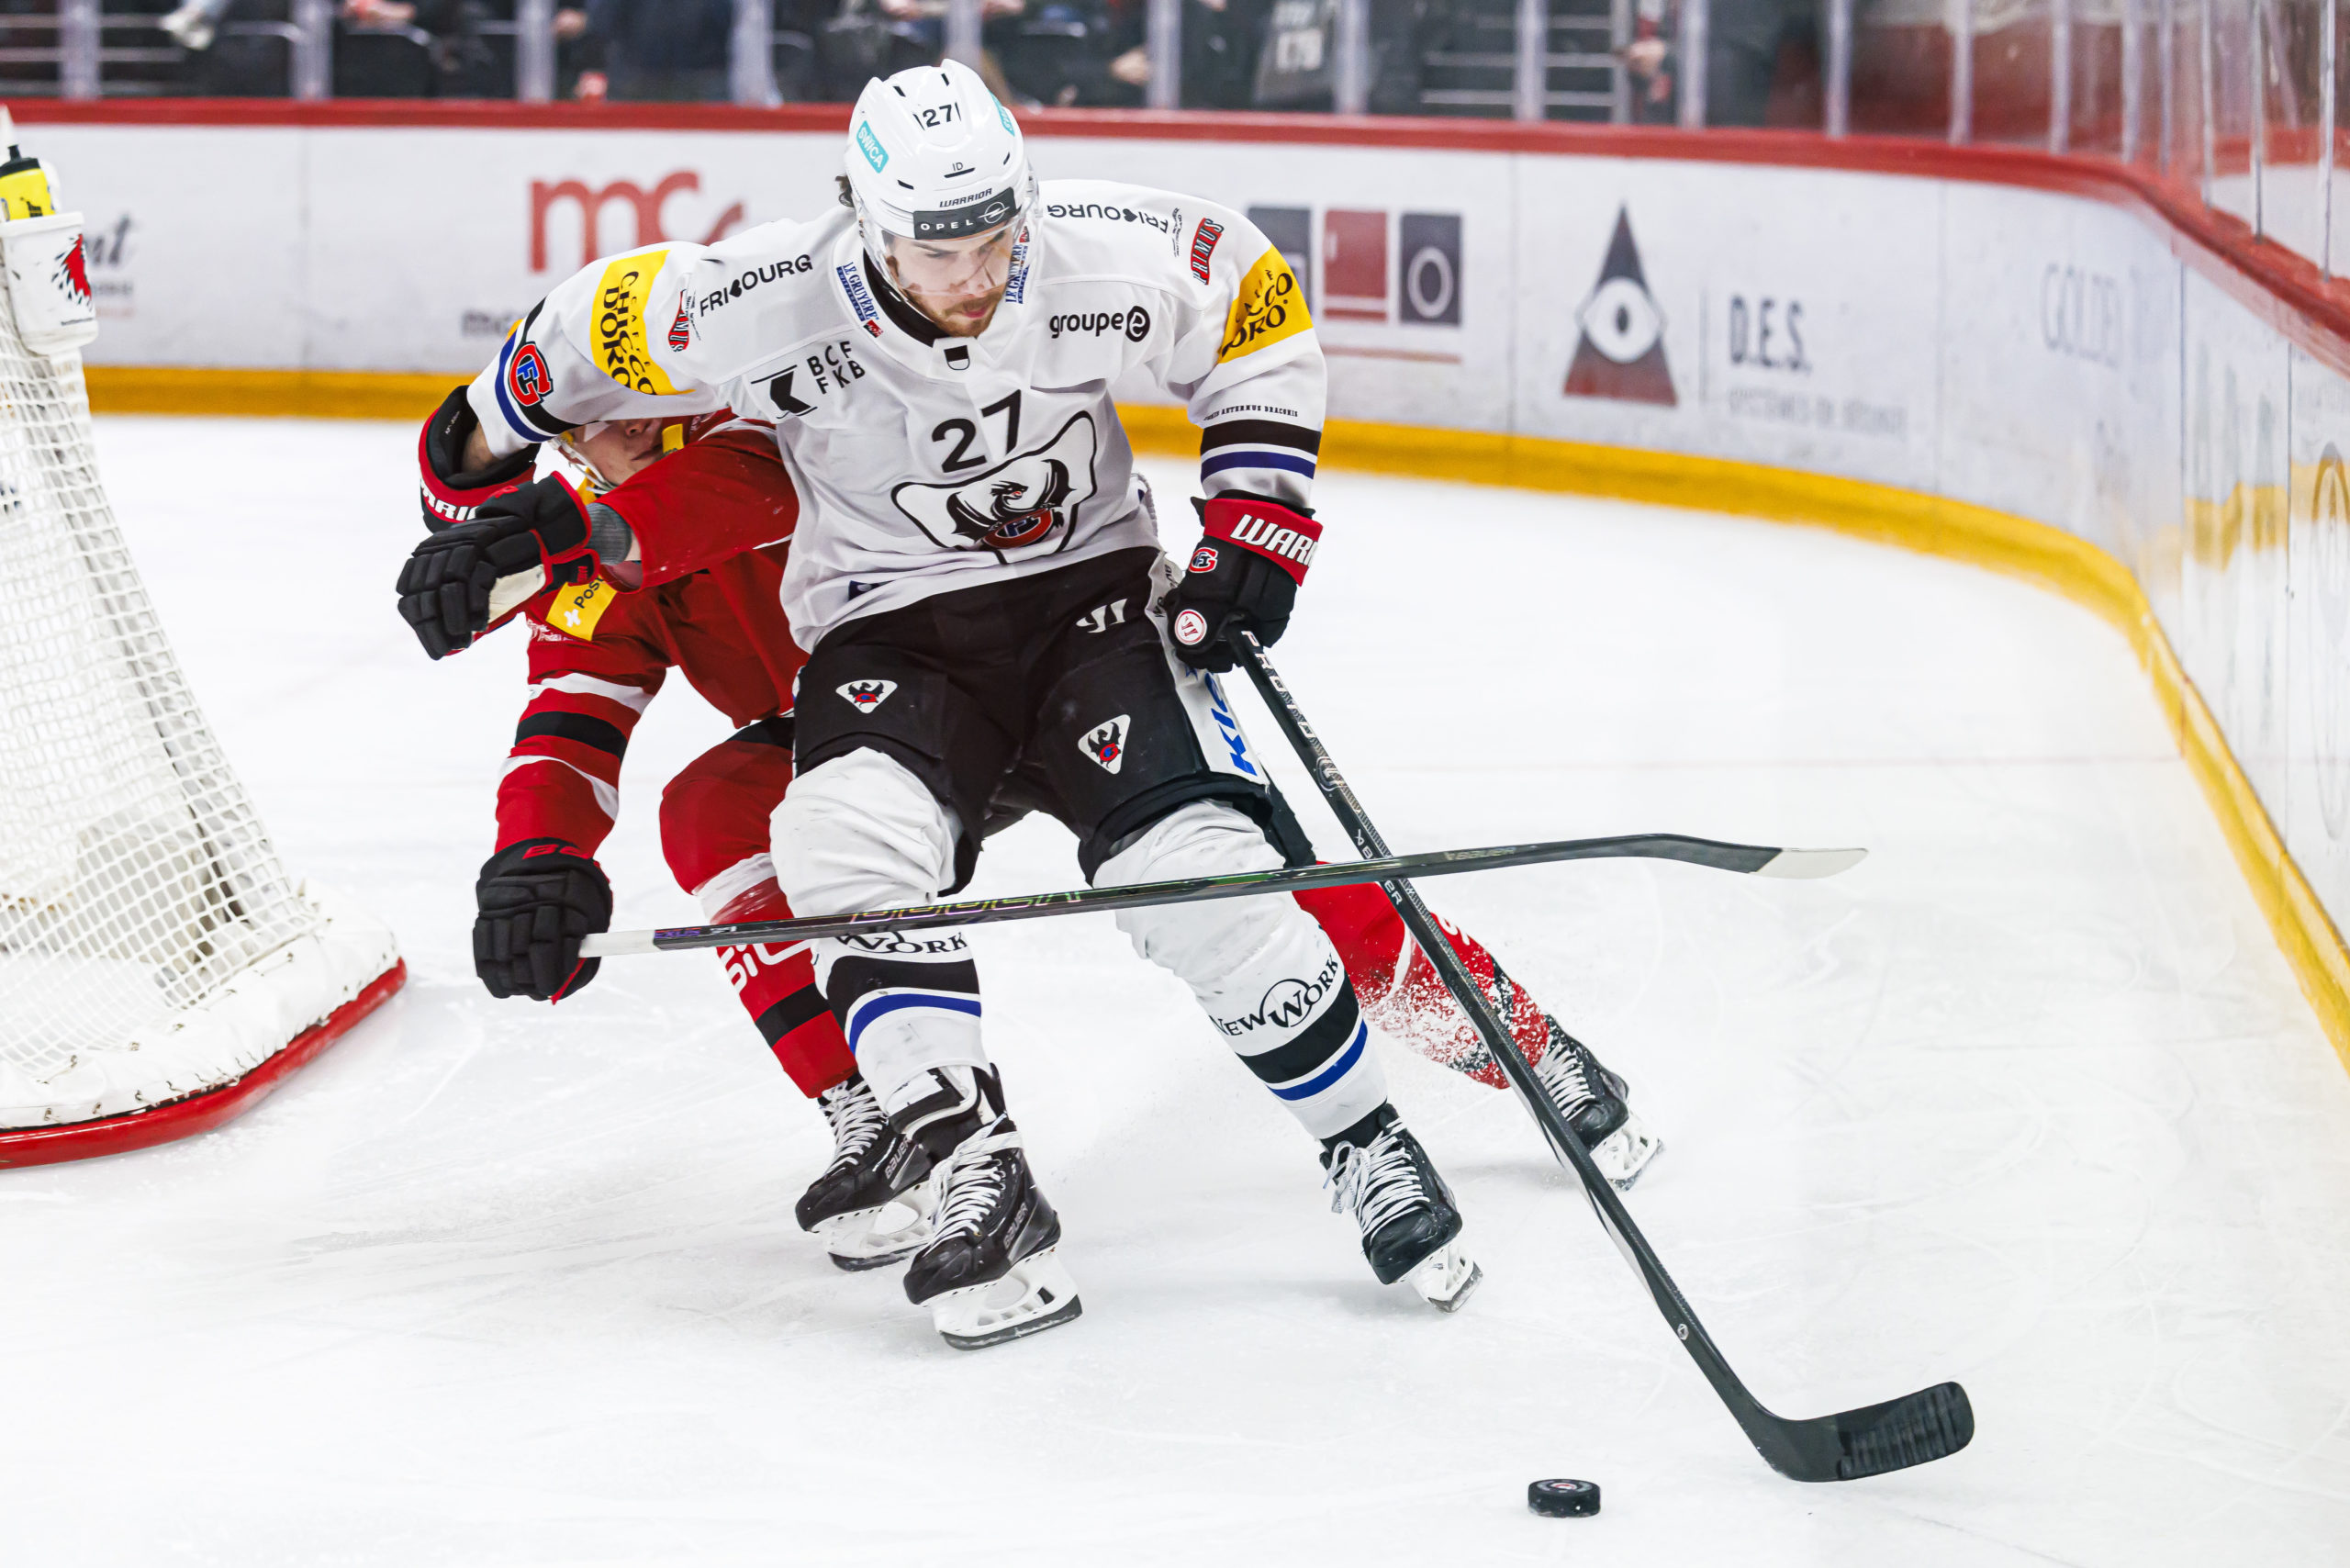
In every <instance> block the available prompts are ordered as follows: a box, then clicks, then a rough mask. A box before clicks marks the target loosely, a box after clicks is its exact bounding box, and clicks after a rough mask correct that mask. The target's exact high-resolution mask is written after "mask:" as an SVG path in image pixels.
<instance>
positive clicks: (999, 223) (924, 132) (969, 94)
mask: <svg viewBox="0 0 2350 1568" xmlns="http://www.w3.org/2000/svg"><path fill="white" fill-rule="evenodd" d="M842 162H843V166H844V167H845V170H846V172H847V174H848V187H849V194H850V196H851V198H852V200H853V202H854V204H855V206H856V220H857V230H858V233H859V234H860V236H861V237H862V238H863V240H864V241H865V249H866V252H867V254H869V255H870V256H872V257H873V259H874V261H875V263H877V264H880V265H881V266H882V274H883V275H884V276H885V277H886V276H888V275H889V274H888V267H887V264H886V263H888V261H889V259H890V240H892V239H893V238H894V239H900V240H931V241H939V240H962V239H968V238H969V237H971V236H973V235H979V234H985V233H988V232H990V230H998V229H1002V228H1003V227H1004V226H1005V225H1007V224H1016V223H1017V222H1018V221H1019V220H1020V218H1022V217H1023V216H1024V215H1025V214H1026V212H1027V210H1028V208H1029V207H1031V206H1032V205H1033V204H1034V203H1035V195H1036V181H1035V175H1034V174H1031V173H1030V171H1029V168H1028V149H1027V146H1026V144H1025V143H1024V141H1023V140H1021V136H1020V127H1019V126H1018V125H1017V124H1016V123H1014V122H1013V118H1012V111H1011V110H1009V109H1007V108H1005V107H1004V106H1002V104H1000V103H998V102H997V101H996V97H995V95H994V94H993V93H990V92H989V91H988V89H987V84H985V83H983V82H981V81H980V80H979V73H977V72H975V71H973V70H972V69H971V68H970V67H969V66H968V65H965V64H963V63H962V62H960V61H955V60H949V61H946V62H943V63H941V64H938V65H923V66H917V67H915V68H914V69H913V70H911V71H901V72H899V73H897V74H896V75H894V76H890V77H877V78H876V79H874V80H873V81H870V82H867V84H865V91H864V92H862V93H860V94H858V95H857V99H856V112H855V113H853V114H852V115H851V116H850V117H849V125H848V148H847V151H845V153H844V154H843V156H842Z"/></svg>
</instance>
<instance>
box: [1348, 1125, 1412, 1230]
mask: <svg viewBox="0 0 2350 1568" xmlns="http://www.w3.org/2000/svg"><path fill="white" fill-rule="evenodd" d="M1323 1185H1325V1186H1326V1187H1329V1188H1330V1189H1332V1191H1331V1193H1330V1212H1331V1213H1332V1214H1337V1213H1339V1212H1341V1211H1342V1210H1350V1211H1352V1213H1353V1215H1354V1216H1355V1223H1356V1224H1357V1225H1358V1226H1360V1227H1361V1229H1362V1233H1363V1234H1364V1235H1365V1236H1369V1235H1371V1233H1372V1232H1373V1231H1375V1230H1377V1229H1378V1228H1379V1227H1380V1226H1382V1225H1385V1224H1386V1223H1387V1222H1388V1221H1389V1220H1391V1219H1393V1218H1394V1217H1395V1216H1396V1215H1401V1214H1409V1213H1410V1212H1411V1211H1412V1210H1414V1209H1424V1208H1427V1206H1428V1195H1427V1193H1425V1192H1423V1191H1422V1190H1421V1188H1420V1176H1419V1171H1418V1170H1416V1168H1415V1167H1414V1166H1413V1163H1412V1151H1411V1150H1410V1149H1408V1148H1405V1147H1404V1140H1403V1138H1402V1137H1399V1136H1398V1132H1397V1129H1396V1128H1393V1127H1389V1128H1388V1129H1387V1130H1386V1131H1384V1132H1382V1133H1381V1134H1380V1135H1379V1136H1378V1137H1375V1138H1373V1139H1371V1142H1370V1143H1369V1144H1367V1145H1361V1144H1351V1143H1342V1144H1340V1145H1339V1146H1338V1147H1337V1151H1336V1152H1334V1153H1333V1154H1332V1155H1331V1156H1330V1173H1329V1175H1328V1177H1327V1178H1326V1179H1325V1181H1324V1182H1323Z"/></svg>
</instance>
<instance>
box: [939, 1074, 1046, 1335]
mask: <svg viewBox="0 0 2350 1568" xmlns="http://www.w3.org/2000/svg"><path fill="white" fill-rule="evenodd" d="M931 1187H932V1191H933V1193H934V1197H935V1199H936V1202H937V1209H936V1211H935V1214H934V1217H933V1229H932V1236H931V1239H930V1241H929V1242H928V1243H927V1244H926V1245H925V1246H924V1247H923V1249H922V1250H921V1251H919V1252H917V1253H916V1254H915V1255H914V1260H913V1262H912V1264H911V1265H909V1266H908V1268H907V1270H906V1299H907V1300H908V1301H911V1302H912V1303H913V1304H914V1305H916V1306H927V1307H929V1308H930V1314H931V1321H932V1322H933V1323H934V1325H936V1327H937V1328H938V1332H939V1335H940V1337H941V1338H944V1339H946V1342H947V1343H948V1344H950V1345H952V1346H954V1347H955V1348H956V1349H957V1350H981V1349H984V1348H985V1347H987V1346H990V1345H1000V1344H1002V1343H1003V1341H1005V1340H1007V1339H1017V1338H1021V1337H1023V1336H1024V1335H1028V1334H1041V1333H1043V1332H1044V1331H1045V1330H1046V1329H1047V1328H1052V1327H1057V1326H1059V1325H1061V1324H1063V1323H1067V1322H1069V1320H1070V1319H1072V1318H1074V1317H1076V1316H1078V1314H1079V1313H1080V1311H1081V1310H1083V1309H1082V1307H1081V1306H1080V1304H1079V1302H1078V1298H1077V1283H1076V1282H1075V1281H1073V1280H1071V1279H1070V1278H1069V1271H1068V1270H1067V1269H1065V1268H1063V1267H1062V1266H1061V1263H1060V1260H1059V1258H1058V1257H1057V1251H1058V1249H1059V1247H1060V1240H1061V1221H1060V1216H1059V1215H1057V1214H1055V1213H1054V1212H1053V1205H1052V1204H1048V1203H1046V1201H1045V1194H1044V1193H1041V1192H1039V1191H1037V1188H1036V1182H1035V1177H1034V1176H1033V1175H1032V1174H1031V1173H1030V1172H1029V1170H1028V1155H1027V1151H1026V1149H1025V1148H1024V1147H1023V1145H1022V1141H1021V1137H1020V1129H1019V1128H1018V1127H1016V1126H1013V1123H1012V1118H1011V1117H1009V1116H1006V1115H1003V1114H997V1115H996V1117H995V1118H994V1119H993V1120H992V1121H990V1122H988V1123H987V1124H986V1125H985V1126H981V1127H980V1128H979V1130H978V1131H976V1132H974V1133H973V1134H971V1135H970V1136H969V1137H966V1138H965V1139H964V1140H963V1141H962V1142H961V1143H959V1144H958V1145H957V1146H956V1148H955V1151H954V1152H953V1153H952V1154H950V1155H948V1156H947V1157H946V1159H944V1160H943V1161H941V1162H940V1164H939V1166H938V1168H937V1170H935V1171H934V1173H933V1176H932V1179H931Z"/></svg>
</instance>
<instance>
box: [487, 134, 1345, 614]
mask: <svg viewBox="0 0 2350 1568" xmlns="http://www.w3.org/2000/svg"><path fill="white" fill-rule="evenodd" d="M1137 378H1139V379H1140V380H1141V381H1142V382H1144V383H1146V384H1147V385H1149V386H1154V387H1157V388H1158V389H1159V390H1161V391H1163V392H1166V393H1168V394H1170V395H1172V396H1174V397H1176V398H1181V400H1182V401H1183V403H1184V404H1185V406H1186V408H1187V409H1188V410H1189V412H1190V414H1191V417H1192V421H1193V422H1194V423H1196V424H1198V425H1199V426H1200V427H1201V428H1202V438H1201V465H1200V466H1201V479H1202V483H1203V487H1204V488H1205V490H1206V492H1207V493H1208V494H1209V495H1215V494H1218V493H1220V492H1222V491H1226V490H1242V491H1247V492H1248V493H1251V494H1255V495H1259V496H1264V497H1267V498H1271V499H1275V500H1279V501H1281V502H1284V503H1285V504H1288V505H1291V506H1300V507H1302V506H1304V504H1305V502H1306V500H1307V497H1308V491H1309V487H1310V486H1311V484H1312V481H1313V475H1314V467H1315V454H1316V453H1317V452H1318V451H1319V449H1320V446H1321V430H1322V414H1323V364H1322V351H1321V346H1320V344H1319V342H1317V341H1316V339H1315V331H1314V324H1313V321H1312V319H1311V318H1310V316H1309V315H1308V312H1307V310H1306V306H1305V300H1304V293H1303V291H1302V290H1301V289H1300V288H1299V287H1298V284H1297V279H1296V277H1295V275H1294V274H1292V272H1291V270H1290V268H1289V265H1288V263H1285V262H1284V261H1283V260H1282V259H1281V253H1280V252H1278V251H1276V250H1274V249H1273V247H1272V246H1271V245H1270V243H1269V242H1268V241H1266V239H1265V237H1264V235H1263V234H1262V233H1261V232H1259V230H1258V229H1257V228H1256V226H1255V225H1254V224H1251V223H1250V222H1249V221H1248V219H1247V218H1242V217H1241V216H1239V215H1238V214H1237V213H1235V212H1232V211H1230V210H1229V209H1227V208H1225V207H1217V206H1215V205H1214V204H1213V203H1208V202H1203V201H1198V200H1196V199H1194V198H1192V197H1190V196H1174V195H1171V194H1169V193H1168V192H1165V191H1156V190H1148V189H1145V188H1144V187H1142V186H1139V185H1122V184H1115V183H1112V182H1107V181H1096V180H1053V181H1046V182H1045V183H1044V185H1042V187H1041V192H1040V196H1039V199H1038V201H1037V204H1036V206H1035V208H1034V209H1033V210H1032V211H1031V212H1030V214H1029V218H1028V229H1027V233H1026V236H1025V237H1024V240H1023V241H1022V243H1021V244H1020V245H1019V246H1018V248H1017V249H1015V251H1014V252H1013V263H1012V273H1011V281H1010V284H1009V286H1008V287H1007V288H1006V291H1005V294H1004V299H1003V304H1002V308H1000V309H999V310H998V311H997V313H996V316H995V319H993V320H992V321H991V322H990V323H989V326H988V330H986V331H985V332H983V333H981V334H980V335H979V337H977V338H968V339H966V338H951V337H946V336H945V335H944V334H942V333H939V332H938V331H936V330H934V329H933V328H932V327H931V326H930V324H929V323H928V322H926V321H925V320H923V319H922V318H921V317H920V316H918V315H917V314H915V313H914V312H913V311H912V310H911V309H910V308H907V307H906V306H905V305H904V304H903V303H902V302H901V301H899V300H898V299H896V298H894V297H889V296H887V295H886V294H884V293H883V291H880V290H878V289H877V288H876V286H875V280H874V278H873V276H872V274H871V271H870V269H869V264H868V263H867V259H866V256H865V252H864V249H863V247H862V246H861V245H860V244H859V242H858V240H857V235H856V222H855V219H854V218H853V217H852V216H851V214H850V213H849V212H848V211H847V210H846V209H845V208H844V209H842V210H840V211H838V212H836V213H833V214H829V215H827V216H825V217H823V218H818V219H817V220H816V221H814V222H812V223H789V222H786V223H771V224H767V225H764V226H762V227H760V228H757V229H754V230H750V231H748V232H746V233H744V234H742V235H739V236H736V237H735V238H733V239H730V240H725V241H720V242H719V243H717V244H715V245H691V244H673V245H659V246H650V247H647V248H644V249H642V250H638V251H632V252H627V253H625V254H623V255H620V256H616V257H612V258H610V259H608V260H605V261H600V262H597V263H591V264H590V265H589V266H588V267H587V268H586V269H584V270H583V271H581V272H580V273H579V274H577V275H576V276H574V277H572V278H571V279H570V280H569V281H567V282H565V283H564V284H563V285H562V286H559V287H557V288H556V289H555V290H554V293H552V294H550V295H548V296H547V297H546V298H545V299H544V300H543V301H542V302H541V303H540V305H539V306H538V308H536V309H534V310H532V312H531V314H530V315H529V316H528V317H526V318H525V319H523V320H522V321H521V322H520V324H519V325H518V326H517V327H516V328H515V330H514V331H513V332H512V333H511V334H510V335H509V337H508V339H507V341H506V343H505V345H504V346H503V348H502V349H501V350H500V352H499V353H498V359H497V361H496V362H495V363H494V364H492V365H490V367H489V368H488V369H487V370H485V371H483V372H482V374H481V375H480V376H478V377H477V378H476V380H475V382H474V385H473V389H472V393H471V398H472V403H473V408H474V411H475V413H476V416H477V417H478V418H479V419H480V420H481V424H482V428H483V430H484V431H485V432H486V433H487V435H488V437H489V442H490V446H491V450H492V451H493V452H494V453H497V454H499V455H503V454H508V453H511V452H514V451H517V450H519V449H520V447H522V446H523V445H526V444H528V443H530V442H537V441H543V440H545V439H547V438H548V437H550V436H553V435H555V434H557V433H559V432H561V431H565V430H567V429H570V428H571V427H573V426H576V425H579V424H584V423H586V422H588V420H611V419H624V418H636V417H643V416H646V415H674V414H689V413H699V412H707V411H711V410H715V409H724V408H732V409H734V410H736V411H737V412H738V413H740V414H743V415H746V416H752V417H756V418H762V419H766V418H771V419H773V420H774V421H775V435H776V442H777V444H778V446H779V447H780V448H781V449H782V453H783V459H784V464H785V466H786V467H787V468H788V469H789V473H790V475H791V479H792V482H793V484H794V486H795V487H797V488H798V490H799V494H800V522H799V530H798V533H797V536H796V539H795V542H794V544H793V547H792V552H791V564H790V566H789V571H788V572H787V574H786V576H785V578H784V583H783V590H782V592H783V605H784V610H785V612H786V613H787V614H788V615H789V618H790V621H791V624H792V629H793V635H794V636H795V637H796V638H797V639H798V640H799V641H800V644H801V645H802V646H804V647H807V648H811V649H812V648H814V647H815V646H816V644H817V643H818V642H819V641H820V640H822V637H823V635H824V633H826V632H828V631H829V630H831V629H832V628H833V627H834V626H836V625H838V624H840V623H841V622H843V621H845V620H847V619H848V618H850V617H852V616H859V615H867V614H872V613H875V612H878V611H880V610H894V609H897V608H900V607H901V606H903V605H906V604H909V603H912V602H913V601H914V600H916V599H922V598H924V597H926V596H928V595H931V594H934V593H941V592H945V591H947V590H949V589H955V588H972V587H976V586H979V585H982V584H986V583H990V582H998V581H1002V580H1005V579H1008V578H1012V577H1024V576H1027V575H1030V574H1033V573H1036V572H1041V571H1047V570H1050V569H1051V568H1053V567H1054V566H1064V565H1068V564H1070V563H1073V562H1076V561H1080V560H1084V559H1087V558H1089V557H1091V556H1094V555H1099V554H1104V553H1106V552H1109V551H1113V550H1119V549H1125V548H1129V547H1132V546H1136V545H1155V544H1156V543H1158V535H1157V529H1156V527H1155V525H1154V522H1153V521H1152V519H1151V517H1150V514H1149V512H1148V510H1147V508H1146V507H1145V505H1144V503H1143V495H1144V489H1143V486H1142V483H1141V481H1140V479H1139V478H1138V477H1137V476H1136V474H1135V472H1134V454H1133V451H1132V449H1131V448H1130V447H1129V446H1128V445H1127V443H1126V437H1125V431H1124V430H1123V429H1121V428H1120V426H1119V423H1118V419H1117V413H1116V409H1115V408H1114V407H1113V403H1112V401H1111V388H1112V387H1113V386H1116V385H1118V384H1120V383H1121V381H1122V380H1123V381H1124V382H1125V386H1129V387H1132V386H1134V385H1135V384H1136V379H1137Z"/></svg>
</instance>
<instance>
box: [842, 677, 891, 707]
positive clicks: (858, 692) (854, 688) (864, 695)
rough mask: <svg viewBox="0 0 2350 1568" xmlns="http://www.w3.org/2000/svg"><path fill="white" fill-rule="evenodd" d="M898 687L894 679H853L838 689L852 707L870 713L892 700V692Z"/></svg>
mask: <svg viewBox="0 0 2350 1568" xmlns="http://www.w3.org/2000/svg"><path fill="white" fill-rule="evenodd" d="M897 689H898V683H897V682H896V681H894V680H852V681H850V682H849V683H848V684H847V685H845V686H843V687H840V688H839V689H838V690H839V692H840V694H841V696H843V697H844V698H845V699H847V700H848V703H849V705H850V706H851V707H853V708H855V709H856V711H858V712H860V713H870V712H872V711H873V710H875V709H876V708H878V707H880V706H881V704H883V703H884V702H887V701H888V700H890V693H891V692H892V691H895V690H897Z"/></svg>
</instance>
